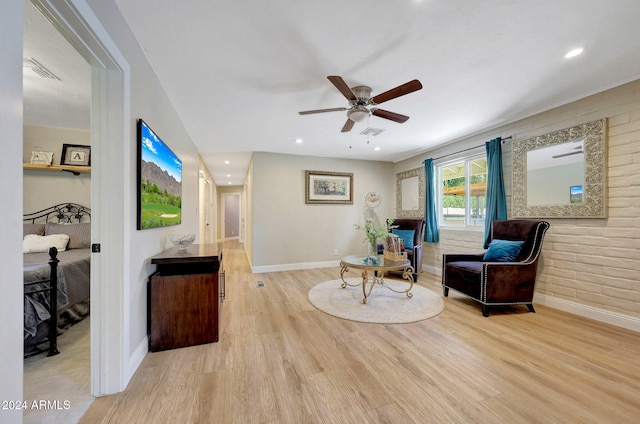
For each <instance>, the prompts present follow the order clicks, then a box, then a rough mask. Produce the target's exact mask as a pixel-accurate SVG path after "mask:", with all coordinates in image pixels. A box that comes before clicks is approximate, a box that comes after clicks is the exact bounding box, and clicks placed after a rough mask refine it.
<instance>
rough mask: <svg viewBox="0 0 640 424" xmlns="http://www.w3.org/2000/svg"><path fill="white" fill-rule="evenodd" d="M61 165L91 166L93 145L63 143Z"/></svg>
mask: <svg viewBox="0 0 640 424" xmlns="http://www.w3.org/2000/svg"><path fill="white" fill-rule="evenodd" d="M60 165H72V166H91V146H83V145H81V144H63V145H62V156H61V157H60Z"/></svg>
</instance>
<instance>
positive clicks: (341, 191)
mask: <svg viewBox="0 0 640 424" xmlns="http://www.w3.org/2000/svg"><path fill="white" fill-rule="evenodd" d="M304 178H305V183H304V191H305V199H304V202H305V203H306V204H342V205H351V204H353V174H352V173H347V172H327V171H304Z"/></svg>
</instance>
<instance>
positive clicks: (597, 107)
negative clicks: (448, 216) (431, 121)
mask: <svg viewBox="0 0 640 424" xmlns="http://www.w3.org/2000/svg"><path fill="white" fill-rule="evenodd" d="M603 117H606V118H609V138H608V194H609V202H608V206H609V208H608V213H609V215H608V218H607V219H548V221H549V222H550V223H551V228H550V230H549V232H548V233H547V237H546V239H545V243H544V246H543V253H542V261H541V266H540V269H539V271H540V273H539V277H538V282H537V287H536V301H538V302H541V303H546V304H549V305H551V306H554V307H558V308H560V309H565V310H569V311H572V312H576V313H579V314H582V315H585V316H590V317H594V318H596V319H600V320H604V321H609V322H612V323H616V324H618V325H622V326H626V327H629V328H633V329H636V330H638V331H640V325H638V323H639V322H640V279H639V277H638V270H640V80H639V81H635V82H633V83H629V84H626V85H623V86H621V87H617V88H614V89H611V90H608V91H605V92H603V93H600V94H596V95H593V96H590V97H588V98H585V99H582V100H579V101H576V102H573V103H571V104H568V105H565V106H562V107H558V108H556V109H553V110H550V111H547V112H544V113H540V114H537V115H534V116H531V117H529V118H526V119H523V120H520V121H518V122H515V123H513V124H509V125H505V126H503V127H500V128H497V129H495V130H492V131H487V132H485V133H483V134H480V135H478V136H474V137H470V138H467V139H464V140H460V141H459V142H458V143H452V144H450V145H448V146H447V147H446V148H440V149H435V150H433V151H431V152H426V153H424V154H421V155H419V156H416V157H414V158H411V159H409V160H407V161H403V162H401V163H398V164H396V172H400V171H404V170H406V169H410V168H413V167H415V163H416V162H419V161H421V160H424V159H426V158H429V157H434V158H435V157H439V156H442V155H445V154H447V153H452V152H456V151H459V150H462V149H465V148H468V147H472V146H483V145H484V142H485V141H488V140H490V139H492V138H495V137H496V136H502V137H507V136H510V135H512V136H513V139H514V140H525V139H527V138H529V137H532V136H537V135H543V134H546V133H548V132H551V131H555V130H559V129H562V128H567V127H571V126H574V125H577V124H582V123H585V122H589V121H593V120H596V119H600V118H603ZM449 158H455V156H451V157H449ZM449 158H448V159H449ZM503 161H504V165H505V180H506V181H505V185H506V189H507V202H508V204H509V208H510V202H511V196H510V194H511V143H510V142H506V143H505V144H504V146H503ZM481 250H482V233H481V232H472V231H464V230H451V229H449V230H448V229H441V232H440V242H439V243H437V244H429V243H427V244H426V246H425V247H424V262H425V266H426V268H427V269H430V270H432V271H434V272H438V273H440V272H441V266H442V253H443V252H466V251H471V252H477V251H481Z"/></svg>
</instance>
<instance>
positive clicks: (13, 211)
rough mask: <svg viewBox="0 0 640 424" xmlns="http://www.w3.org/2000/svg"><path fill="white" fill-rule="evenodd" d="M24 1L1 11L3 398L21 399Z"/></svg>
mask: <svg viewBox="0 0 640 424" xmlns="http://www.w3.org/2000/svg"><path fill="white" fill-rule="evenodd" d="M23 7H24V5H23V3H22V1H11V2H7V4H3V5H2V13H0V52H2V53H0V56H1V59H0V98H1V99H2V101H0V140H2V142H1V143H2V153H1V154H0V169H1V170H2V178H0V198H1V199H2V211H3V212H2V219H0V238H2V240H3V241H4V242H3V243H0V258H1V259H0V264H1V266H2V277H1V278H0V286H1V290H2V296H0V322H1V323H2V325H1V326H0V339H1V340H2V343H0V382H1V383H0V401H2V400H7V401H9V400H20V399H22V388H23V386H22V363H23V362H22V349H21V348H20V346H22V342H23V340H22V336H23V331H22V328H23V319H22V307H23V297H22V296H23V293H22V284H16V283H17V282H19V281H21V280H22V266H21V264H22V253H21V251H20V249H17V248H16V246H20V244H21V242H22V228H21V227H22V225H21V222H22V16H23ZM0 422H2V423H6V424H13V423H20V422H22V411H21V410H19V409H0Z"/></svg>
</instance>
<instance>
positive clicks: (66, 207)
mask: <svg viewBox="0 0 640 424" xmlns="http://www.w3.org/2000/svg"><path fill="white" fill-rule="evenodd" d="M22 219H23V220H24V221H25V222H31V223H32V224H36V223H42V222H44V223H46V222H57V223H63V224H71V223H79V222H87V221H90V220H91V209H90V208H88V207H86V206H82V205H79V204H77V203H60V204H58V205H55V206H50V207H48V208H46V209H43V210H41V211H38V212H33V213H28V214H24V215H22Z"/></svg>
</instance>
